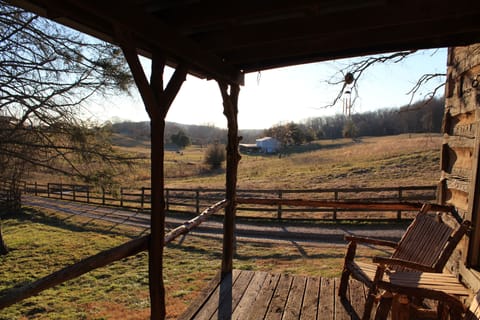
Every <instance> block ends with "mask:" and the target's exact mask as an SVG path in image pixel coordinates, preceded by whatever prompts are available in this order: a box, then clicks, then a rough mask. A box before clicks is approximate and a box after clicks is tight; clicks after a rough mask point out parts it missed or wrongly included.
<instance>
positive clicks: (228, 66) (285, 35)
mask: <svg viewBox="0 0 480 320" xmlns="http://www.w3.org/2000/svg"><path fill="white" fill-rule="evenodd" d="M10 2H11V3H13V4H15V5H18V6H21V7H23V8H26V9H28V10H31V11H33V12H36V13H38V14H40V15H42V16H46V17H48V18H51V19H53V20H56V21H58V22H60V23H63V24H65V25H68V26H71V27H73V28H75V29H78V30H80V31H82V32H85V33H88V34H91V35H94V36H96V37H99V38H101V39H103V40H106V41H109V42H113V43H119V41H125V39H123V40H121V39H120V38H122V37H123V38H126V39H128V41H129V42H133V43H134V44H135V47H136V48H138V49H139V52H140V53H142V54H144V55H146V56H151V55H152V53H153V52H155V51H160V52H162V54H164V55H165V58H166V59H167V63H168V64H170V65H172V66H174V67H175V66H176V65H177V64H179V63H182V64H185V65H186V66H187V68H188V70H189V72H190V73H191V74H194V75H196V76H199V77H202V78H216V79H221V80H226V81H227V82H229V83H232V84H233V83H237V84H241V83H242V82H243V74H244V73H246V72H254V71H259V70H265V69H269V68H275V67H283V66H290V65H297V64H302V63H308V62H316V61H323V60H330V59H335V58H344V57H351V56H359V55H366V54H373V53H380V52H388V51H397V50H405V49H422V48H433V47H445V46H454V45H466V44H471V43H474V42H480V24H479V23H478V21H479V20H480V3H479V2H478V1H469V0H457V1H451V0H422V1H416V0H405V1H391V0H367V1H357V0H342V1H337V0H335V1H332V0H328V1H318V0H274V1H271V0H266V1H258V0H244V1H235V2H229V1H219V0H210V1H199V0H165V1H154V0H124V1H113V0H102V1H98V0H81V1H75V0H10Z"/></svg>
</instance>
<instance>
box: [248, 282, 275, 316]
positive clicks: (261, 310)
mask: <svg viewBox="0 0 480 320" xmlns="http://www.w3.org/2000/svg"><path fill="white" fill-rule="evenodd" d="M279 280H280V275H279V274H268V275H267V277H266V279H265V281H264V283H263V287H262V290H261V291H260V292H259V294H258V298H257V299H256V301H255V304H254V305H253V306H252V308H251V310H250V311H251V312H249V314H248V318H247V319H248V320H258V319H264V317H265V314H266V313H267V310H268V307H269V306H270V302H271V300H272V297H273V293H274V292H275V289H276V288H277V285H278V281H279Z"/></svg>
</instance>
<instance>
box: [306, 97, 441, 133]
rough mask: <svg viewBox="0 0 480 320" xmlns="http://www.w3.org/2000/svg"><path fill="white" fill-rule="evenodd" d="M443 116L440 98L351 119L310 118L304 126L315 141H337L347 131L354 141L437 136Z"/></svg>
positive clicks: (360, 114)
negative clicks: (390, 137)
mask: <svg viewBox="0 0 480 320" xmlns="http://www.w3.org/2000/svg"><path fill="white" fill-rule="evenodd" d="M443 112H444V99H443V98H442V99H433V100H432V101H430V102H429V103H428V104H424V102H418V103H415V104H412V105H409V106H404V107H401V108H399V109H381V110H377V111H370V112H365V113H359V114H353V115H352V117H351V119H348V118H346V117H345V116H343V115H336V116H332V117H321V118H311V119H308V120H306V121H305V123H304V125H305V127H306V128H307V129H308V130H312V131H313V133H314V134H315V137H316V138H317V139H336V138H341V137H344V136H345V135H348V134H349V132H348V131H349V130H351V131H352V132H353V135H354V136H357V137H362V136H385V135H396V134H401V133H425V132H440V131H441V125H442V119H443ZM352 126H353V128H352ZM352 132H350V133H352Z"/></svg>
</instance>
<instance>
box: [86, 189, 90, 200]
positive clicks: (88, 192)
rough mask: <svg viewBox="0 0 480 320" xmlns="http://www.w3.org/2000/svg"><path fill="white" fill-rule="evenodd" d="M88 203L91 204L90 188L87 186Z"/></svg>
mask: <svg viewBox="0 0 480 320" xmlns="http://www.w3.org/2000/svg"><path fill="white" fill-rule="evenodd" d="M87 203H90V186H87Z"/></svg>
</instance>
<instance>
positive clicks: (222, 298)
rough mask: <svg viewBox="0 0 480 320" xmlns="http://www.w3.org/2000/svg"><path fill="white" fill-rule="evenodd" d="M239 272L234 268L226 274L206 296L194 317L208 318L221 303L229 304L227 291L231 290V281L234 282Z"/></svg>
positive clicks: (229, 296) (203, 319) (229, 298)
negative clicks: (209, 294)
mask: <svg viewBox="0 0 480 320" xmlns="http://www.w3.org/2000/svg"><path fill="white" fill-rule="evenodd" d="M239 274H240V272H238V271H237V270H234V271H233V272H232V273H231V274H227V275H226V276H225V277H224V279H223V280H222V282H221V283H220V285H219V286H217V287H216V288H215V291H214V292H213V294H212V295H211V296H210V297H209V298H208V300H207V301H206V302H205V304H204V305H203V307H202V308H201V309H200V310H199V312H198V313H197V315H195V317H194V319H202V320H205V319H210V318H211V317H212V315H213V314H214V313H215V312H216V311H217V310H218V308H219V307H222V304H225V303H227V304H229V303H230V302H231V298H232V297H231V295H230V294H229V292H231V291H230V289H231V288H232V286H233V283H235V280H236V278H237V277H238V275H239ZM223 307H225V306H223Z"/></svg>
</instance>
